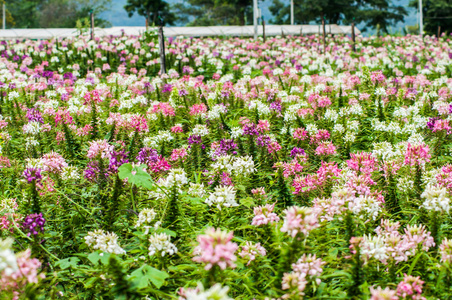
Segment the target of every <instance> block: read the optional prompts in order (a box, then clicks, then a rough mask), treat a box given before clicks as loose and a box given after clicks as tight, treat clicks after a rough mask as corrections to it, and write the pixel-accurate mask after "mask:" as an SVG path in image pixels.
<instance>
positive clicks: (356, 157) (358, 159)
mask: <svg viewBox="0 0 452 300" xmlns="http://www.w3.org/2000/svg"><path fill="white" fill-rule="evenodd" d="M347 166H348V167H349V168H350V169H352V170H355V171H358V172H362V173H366V174H370V173H372V172H373V171H375V170H376V169H377V162H376V160H375V158H374V157H373V156H372V154H371V153H367V152H360V153H351V154H350V159H349V160H347Z"/></svg>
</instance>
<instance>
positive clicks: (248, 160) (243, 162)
mask: <svg viewBox="0 0 452 300" xmlns="http://www.w3.org/2000/svg"><path fill="white" fill-rule="evenodd" d="M232 166H233V168H234V172H235V173H236V175H237V176H248V175H249V174H251V173H253V172H254V171H256V169H255V168H254V161H253V158H252V157H251V156H241V157H237V158H236V159H235V161H234V163H233V164H232Z"/></svg>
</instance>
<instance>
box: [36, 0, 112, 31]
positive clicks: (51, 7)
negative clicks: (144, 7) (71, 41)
mask: <svg viewBox="0 0 452 300" xmlns="http://www.w3.org/2000/svg"><path fill="white" fill-rule="evenodd" d="M109 4H110V0H96V1H93V0H91V1H89V0H46V1H45V2H44V3H43V4H42V5H41V7H40V9H39V11H38V17H39V26H40V27H43V28H58V27H60V28H61V27H63V28H74V27H76V23H77V20H80V19H84V18H89V16H90V12H91V10H93V12H94V16H95V18H94V25H95V26H97V27H107V26H110V25H111V24H110V22H108V21H106V20H104V19H102V18H101V17H100V15H101V13H102V12H104V11H106V10H107V9H108V5H109Z"/></svg>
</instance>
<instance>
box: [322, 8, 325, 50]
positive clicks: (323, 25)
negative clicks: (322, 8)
mask: <svg viewBox="0 0 452 300" xmlns="http://www.w3.org/2000/svg"><path fill="white" fill-rule="evenodd" d="M322 29H323V54H325V52H326V36H325V17H324V16H323V13H322Z"/></svg>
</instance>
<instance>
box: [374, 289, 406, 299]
mask: <svg viewBox="0 0 452 300" xmlns="http://www.w3.org/2000/svg"><path fill="white" fill-rule="evenodd" d="M398 299H399V297H397V296H396V291H394V290H391V289H390V288H388V287H387V288H385V289H382V288H381V287H377V288H376V289H374V288H373V287H371V288H370V300H398Z"/></svg>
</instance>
